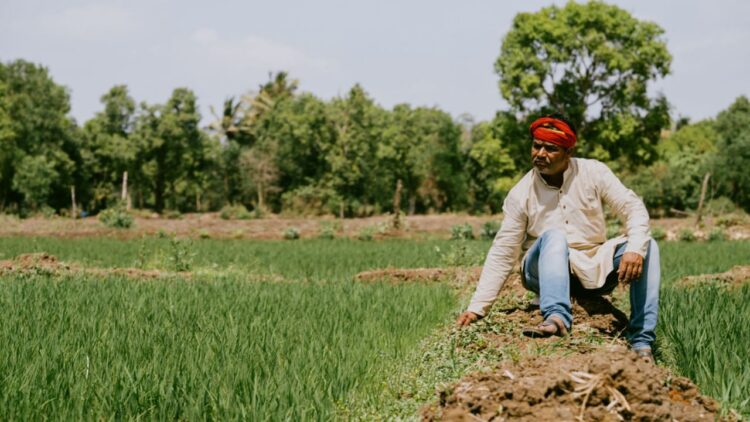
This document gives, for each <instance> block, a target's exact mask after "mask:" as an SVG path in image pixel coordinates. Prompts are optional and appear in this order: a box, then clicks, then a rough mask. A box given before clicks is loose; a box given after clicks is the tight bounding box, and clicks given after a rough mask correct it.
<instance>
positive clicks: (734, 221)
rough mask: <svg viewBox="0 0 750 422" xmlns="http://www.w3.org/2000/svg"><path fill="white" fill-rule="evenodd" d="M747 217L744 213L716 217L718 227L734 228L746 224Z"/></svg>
mask: <svg viewBox="0 0 750 422" xmlns="http://www.w3.org/2000/svg"><path fill="white" fill-rule="evenodd" d="M746 220H747V216H746V215H744V214H742V213H732V214H726V215H721V216H719V217H716V225H717V226H720V227H724V228H726V227H732V226H739V225H741V224H744V223H745V221H746Z"/></svg>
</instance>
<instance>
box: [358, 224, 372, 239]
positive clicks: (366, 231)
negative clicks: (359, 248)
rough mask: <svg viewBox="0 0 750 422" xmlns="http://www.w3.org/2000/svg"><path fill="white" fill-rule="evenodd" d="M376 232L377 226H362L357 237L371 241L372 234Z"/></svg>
mask: <svg viewBox="0 0 750 422" xmlns="http://www.w3.org/2000/svg"><path fill="white" fill-rule="evenodd" d="M374 233H375V228H374V227H372V226H367V227H362V228H361V229H360V230H359V233H357V239H359V240H365V241H369V240H372V235H373V234H374Z"/></svg>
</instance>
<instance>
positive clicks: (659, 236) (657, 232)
mask: <svg viewBox="0 0 750 422" xmlns="http://www.w3.org/2000/svg"><path fill="white" fill-rule="evenodd" d="M651 238H652V239H654V240H657V241H658V240H664V239H666V238H667V232H666V230H664V228H663V227H659V226H657V227H654V228H653V229H651Z"/></svg>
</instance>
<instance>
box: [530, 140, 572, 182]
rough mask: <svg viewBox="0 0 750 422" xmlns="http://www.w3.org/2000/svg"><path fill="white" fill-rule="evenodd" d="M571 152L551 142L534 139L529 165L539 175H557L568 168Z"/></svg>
mask: <svg viewBox="0 0 750 422" xmlns="http://www.w3.org/2000/svg"><path fill="white" fill-rule="evenodd" d="M571 151H572V149H567V150H566V149H564V148H563V147H561V146H559V145H555V144H553V143H551V142H544V141H540V140H538V139H534V140H533V141H532V143H531V163H532V164H533V165H534V167H536V168H537V170H539V173H541V174H545V175H550V176H553V175H557V174H560V173H562V172H563V171H565V169H566V168H568V161H569V160H570V155H571Z"/></svg>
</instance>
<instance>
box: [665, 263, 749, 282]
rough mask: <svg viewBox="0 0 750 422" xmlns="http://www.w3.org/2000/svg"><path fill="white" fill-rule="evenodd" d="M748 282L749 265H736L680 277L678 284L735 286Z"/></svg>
mask: <svg viewBox="0 0 750 422" xmlns="http://www.w3.org/2000/svg"><path fill="white" fill-rule="evenodd" d="M749 282H750V265H737V266H734V267H732V268H731V269H730V270H729V271H726V272H723V273H717V274H701V275H694V276H689V277H685V278H682V279H680V280H679V281H678V282H677V284H678V285H680V286H686V287H694V286H699V285H706V284H719V285H722V286H726V287H737V286H740V285H742V284H745V283H749Z"/></svg>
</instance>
